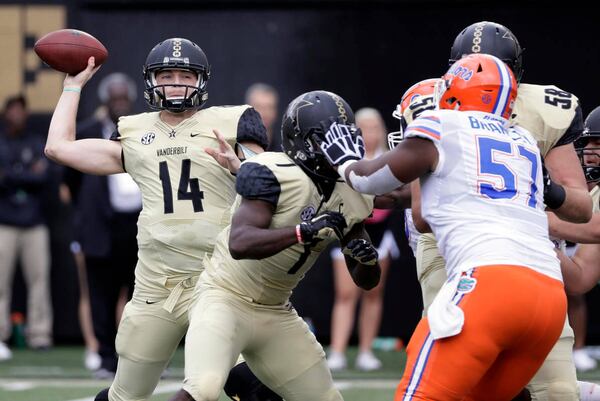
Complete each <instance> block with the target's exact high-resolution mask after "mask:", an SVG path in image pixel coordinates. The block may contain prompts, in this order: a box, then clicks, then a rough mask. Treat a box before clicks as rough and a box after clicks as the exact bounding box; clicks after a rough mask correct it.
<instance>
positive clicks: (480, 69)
mask: <svg viewBox="0 0 600 401" xmlns="http://www.w3.org/2000/svg"><path fill="white" fill-rule="evenodd" d="M482 71H483V67H482V66H481V64H479V65H478V66H477V72H482Z"/></svg>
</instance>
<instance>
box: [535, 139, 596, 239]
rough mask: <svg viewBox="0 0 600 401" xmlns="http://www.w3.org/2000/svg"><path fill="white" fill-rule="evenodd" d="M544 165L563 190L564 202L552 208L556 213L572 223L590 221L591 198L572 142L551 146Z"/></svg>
mask: <svg viewBox="0 0 600 401" xmlns="http://www.w3.org/2000/svg"><path fill="white" fill-rule="evenodd" d="M545 165H546V168H547V169H548V172H549V173H550V176H551V177H552V180H553V181H554V182H556V183H557V184H560V185H562V187H563V188H564V190H565V200H564V202H563V203H562V205H560V207H558V208H557V209H554V210H553V211H554V212H555V213H556V215H557V216H558V217H560V218H561V219H563V220H566V221H570V222H572V223H587V222H588V221H590V219H591V218H592V198H591V196H590V194H589V192H588V188H587V184H586V182H585V177H584V175H583V171H582V169H581V164H580V162H579V159H578V158H577V154H576V152H575V148H574V147H573V144H572V143H569V144H566V145H560V146H557V147H554V148H552V149H551V150H550V151H549V152H548V154H547V155H546V157H545ZM561 238H562V237H561Z"/></svg>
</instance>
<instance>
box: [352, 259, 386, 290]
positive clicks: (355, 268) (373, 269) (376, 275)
mask: <svg viewBox="0 0 600 401" xmlns="http://www.w3.org/2000/svg"><path fill="white" fill-rule="evenodd" d="M346 265H347V266H348V271H349V272H350V276H352V281H354V284H356V285H357V286H358V287H360V288H362V289H363V290H367V291H368V290H371V289H373V288H375V287H376V286H377V284H379V280H380V278H381V268H380V267H379V264H375V265H363V264H361V263H358V262H357V261H355V260H353V259H352V258H349V257H346Z"/></svg>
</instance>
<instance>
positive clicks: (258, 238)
mask: <svg viewBox="0 0 600 401" xmlns="http://www.w3.org/2000/svg"><path fill="white" fill-rule="evenodd" d="M297 243H298V238H297V237H296V228H295V227H284V228H276V229H268V228H267V229H265V228H258V227H254V226H251V225H242V226H239V227H233V226H232V228H231V232H230V234H229V252H230V253H231V256H232V257H233V258H234V259H236V260H237V259H264V258H268V257H269V256H273V255H275V254H277V253H279V252H281V251H283V250H284V249H286V248H289V247H290V246H292V245H294V244H297Z"/></svg>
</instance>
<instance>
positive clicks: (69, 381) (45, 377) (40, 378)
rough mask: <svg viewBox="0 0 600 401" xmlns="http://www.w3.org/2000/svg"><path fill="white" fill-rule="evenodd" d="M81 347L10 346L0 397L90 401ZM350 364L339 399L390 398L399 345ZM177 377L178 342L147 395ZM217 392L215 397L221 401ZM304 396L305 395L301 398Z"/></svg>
mask: <svg viewBox="0 0 600 401" xmlns="http://www.w3.org/2000/svg"><path fill="white" fill-rule="evenodd" d="M83 352H84V350H83V348H82V347H55V348H53V349H52V350H49V351H45V352H36V351H31V350H14V356H13V359H12V360H10V361H5V362H0V401H93V400H94V396H95V394H96V393H97V392H98V391H99V390H101V389H103V388H105V387H108V385H109V384H110V381H108V380H94V378H93V375H92V373H90V372H89V371H87V370H85V369H84V367H83ZM348 354H349V355H348V356H349V358H348V362H349V366H350V368H349V369H347V370H344V371H341V372H338V373H335V374H334V379H335V383H336V386H337V387H338V388H339V389H340V391H341V393H342V395H343V397H344V400H345V401H384V400H385V401H391V400H392V399H393V397H394V391H395V389H396V385H397V384H398V381H399V380H400V377H401V375H402V368H403V366H404V362H405V359H406V355H405V353H404V352H403V351H399V352H396V351H389V352H382V351H376V354H377V356H378V357H379V358H380V359H381V360H382V362H383V369H381V370H378V371H376V372H369V373H364V372H359V371H357V370H355V369H353V368H352V363H353V361H354V357H355V355H356V350H355V349H352V350H350V351H349V353H348ZM578 376H579V379H580V380H586V381H593V382H596V383H598V382H600V369H595V370H592V371H589V372H586V373H580V374H578ZM182 378H183V348H181V347H180V348H179V349H178V350H177V352H176V354H175V357H174V358H173V361H172V363H171V365H170V366H169V369H168V370H167V371H166V372H165V375H164V379H163V380H161V382H160V384H159V386H158V387H157V389H156V391H155V392H154V395H153V396H152V398H151V401H166V400H168V399H169V397H171V396H172V395H173V394H174V393H175V392H176V391H177V390H178V389H179V388H181V380H182ZM227 400H228V398H227V397H225V395H222V396H221V398H220V399H219V401H227ZM307 401H309V400H307Z"/></svg>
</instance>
